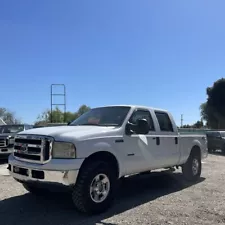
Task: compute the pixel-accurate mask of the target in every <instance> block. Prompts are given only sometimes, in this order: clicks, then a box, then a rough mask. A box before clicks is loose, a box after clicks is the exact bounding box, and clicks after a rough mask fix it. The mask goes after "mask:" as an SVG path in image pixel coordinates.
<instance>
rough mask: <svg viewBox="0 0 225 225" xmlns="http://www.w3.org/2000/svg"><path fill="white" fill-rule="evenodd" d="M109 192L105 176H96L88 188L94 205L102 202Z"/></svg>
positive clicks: (108, 184)
mask: <svg viewBox="0 0 225 225" xmlns="http://www.w3.org/2000/svg"><path fill="white" fill-rule="evenodd" d="M109 191H110V181H109V178H108V176H107V175H105V174H102V173H101V174H98V175H97V176H95V177H94V179H93V180H92V182H91V186H90V196H91V199H92V201H94V202H95V203H101V202H103V201H104V200H105V199H106V198H107V196H108V194H109Z"/></svg>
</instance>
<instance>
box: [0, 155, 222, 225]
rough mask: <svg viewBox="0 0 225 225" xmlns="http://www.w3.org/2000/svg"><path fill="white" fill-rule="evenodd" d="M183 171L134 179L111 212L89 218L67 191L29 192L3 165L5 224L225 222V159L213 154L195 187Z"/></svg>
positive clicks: (0, 199)
mask: <svg viewBox="0 0 225 225" xmlns="http://www.w3.org/2000/svg"><path fill="white" fill-rule="evenodd" d="M179 172H180V171H177V172H176V173H173V174H171V173H168V172H163V173H159V172H154V173H152V174H150V175H143V176H136V177H132V178H128V179H126V180H125V181H124V183H123V185H122V186H121V189H120V190H121V191H120V194H119V195H118V197H117V200H116V202H115V204H114V206H113V207H112V208H111V209H110V210H109V211H108V212H107V213H104V214H101V215H98V216H93V217H87V216H85V215H81V214H79V213H77V212H76V211H75V210H74V209H73V204H72V202H71V200H70V196H69V195H68V194H67V193H65V192H63V191H61V190H58V192H55V193H52V194H50V193H48V192H47V193H46V195H45V196H42V197H35V196H32V195H31V194H29V193H27V192H26V191H25V190H24V189H23V187H22V186H21V184H19V183H17V182H16V181H14V180H13V179H12V178H11V177H10V176H8V172H7V169H6V165H5V164H4V162H2V163H0V224H5V225H36V224H37V225H51V224H52V225H53V224H54V225H72V224H73V225H79V224H83V225H94V224H102V225H114V224H142V225H145V224H170V225H171V224H177V225H178V224H179V225H182V224H190V225H193V224H195V225H197V224H199V225H203V224H209V225H212V224H213V225H216V224H225V213H224V212H225V203H224V202H225V157H224V156H220V155H209V157H208V159H207V160H205V162H204V164H203V172H202V178H201V179H200V181H199V183H197V184H194V185H191V186H190V185H188V184H187V183H186V182H184V181H183V178H182V175H181V174H180V173H179ZM3 221H4V222H3Z"/></svg>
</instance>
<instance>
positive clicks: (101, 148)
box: [77, 141, 124, 177]
mask: <svg viewBox="0 0 225 225" xmlns="http://www.w3.org/2000/svg"><path fill="white" fill-rule="evenodd" d="M98 152H108V153H111V154H112V155H113V156H114V157H115V158H116V160H117V162H118V166H119V177H120V176H121V175H122V174H123V170H124V166H123V163H122V161H121V159H120V157H119V155H118V153H117V151H116V150H115V148H114V147H113V145H112V144H110V143H108V142H105V141H98V142H95V141H85V142H83V143H82V144H79V145H78V148H77V157H78V158H88V157H89V156H91V155H93V154H95V153H98Z"/></svg>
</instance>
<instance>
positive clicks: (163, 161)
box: [154, 111, 180, 168]
mask: <svg viewBox="0 0 225 225" xmlns="http://www.w3.org/2000/svg"><path fill="white" fill-rule="evenodd" d="M154 113H155V116H156V120H157V121H158V129H159V130H158V131H157V136H158V137H159V139H160V143H159V149H158V160H159V161H158V167H159V168H161V167H168V166H174V165H176V164H177V163H178V161H179V158H180V150H179V137H178V132H177V128H176V127H175V124H174V123H172V122H171V121H172V118H171V116H170V115H169V114H168V113H167V112H164V111H154Z"/></svg>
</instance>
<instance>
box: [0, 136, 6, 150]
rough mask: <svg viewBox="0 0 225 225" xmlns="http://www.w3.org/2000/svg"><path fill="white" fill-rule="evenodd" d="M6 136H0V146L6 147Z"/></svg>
mask: <svg viewBox="0 0 225 225" xmlns="http://www.w3.org/2000/svg"><path fill="white" fill-rule="evenodd" d="M7 144H8V143H7V137H0V148H4V147H7Z"/></svg>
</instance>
